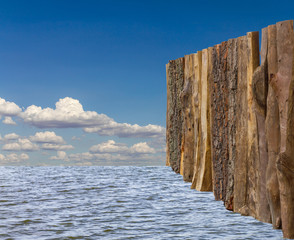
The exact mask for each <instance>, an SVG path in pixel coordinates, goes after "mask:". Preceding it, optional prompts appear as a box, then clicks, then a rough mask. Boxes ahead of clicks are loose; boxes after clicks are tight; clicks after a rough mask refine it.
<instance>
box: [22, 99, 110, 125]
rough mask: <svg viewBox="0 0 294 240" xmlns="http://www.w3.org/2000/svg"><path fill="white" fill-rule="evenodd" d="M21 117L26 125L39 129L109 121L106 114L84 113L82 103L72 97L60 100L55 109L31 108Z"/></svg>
mask: <svg viewBox="0 0 294 240" xmlns="http://www.w3.org/2000/svg"><path fill="white" fill-rule="evenodd" d="M20 116H21V117H22V118H23V120H24V121H25V122H26V123H29V124H31V125H33V126H36V127H39V128H75V127H86V126H95V125H97V124H103V123H105V122H107V121H108V117H107V116H106V115H104V114H98V113H96V112H93V111H84V109H83V106H82V105H81V104H80V102H79V101H78V100H76V99H73V98H70V97H66V98H63V99H59V101H58V102H57V103H56V104H55V109H52V108H44V109H43V108H41V107H38V106H35V105H32V106H29V107H28V108H27V109H26V110H25V111H24V112H23V113H21V115H20Z"/></svg>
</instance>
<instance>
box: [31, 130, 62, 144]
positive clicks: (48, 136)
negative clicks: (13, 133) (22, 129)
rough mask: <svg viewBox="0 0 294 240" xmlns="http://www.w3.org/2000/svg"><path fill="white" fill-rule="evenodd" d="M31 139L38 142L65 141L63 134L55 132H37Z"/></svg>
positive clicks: (60, 142) (57, 142) (56, 142)
mask: <svg viewBox="0 0 294 240" xmlns="http://www.w3.org/2000/svg"><path fill="white" fill-rule="evenodd" d="M30 140H31V141H33V142H37V143H55V144H63V143H65V141H64V140H63V138H62V137H61V136H57V135H56V134H55V132H49V131H45V132H37V133H36V134H35V135H34V136H30Z"/></svg>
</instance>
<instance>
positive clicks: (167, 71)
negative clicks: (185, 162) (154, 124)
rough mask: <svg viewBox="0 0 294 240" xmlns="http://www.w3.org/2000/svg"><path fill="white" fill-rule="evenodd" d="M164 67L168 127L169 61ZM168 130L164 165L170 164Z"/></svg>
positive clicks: (167, 122)
mask: <svg viewBox="0 0 294 240" xmlns="http://www.w3.org/2000/svg"><path fill="white" fill-rule="evenodd" d="M165 69H166V90H167V91H166V96H167V99H166V129H167V128H168V126H170V117H171V116H170V114H169V113H170V110H169V108H170V103H169V101H170V100H169V99H170V89H169V63H168V64H166V66H165ZM169 132H170V131H168V130H166V132H165V134H166V162H165V165H166V166H170V159H169V157H170V154H169V144H168V143H169V141H168V139H170V136H169Z"/></svg>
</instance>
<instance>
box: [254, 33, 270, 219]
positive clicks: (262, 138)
mask: <svg viewBox="0 0 294 240" xmlns="http://www.w3.org/2000/svg"><path fill="white" fill-rule="evenodd" d="M267 43H268V31H267V28H264V29H262V41H261V52H260V59H261V64H260V66H259V67H257V69H256V70H255V71H254V74H253V80H252V81H253V86H252V87H253V89H252V90H253V96H254V98H253V99H254V104H253V106H254V110H255V115H256V121H257V139H258V145H257V148H258V156H257V160H258V164H257V166H256V170H255V171H256V177H257V178H256V185H257V189H256V218H257V219H258V220H260V221H263V222H269V223H270V222H271V214H270V208H269V204H268V199H267V197H266V169H267V165H268V152H267V142H266V135H265V117H266V99H267V91H268V76H267V45H268V44H267Z"/></svg>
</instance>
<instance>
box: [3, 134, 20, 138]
mask: <svg viewBox="0 0 294 240" xmlns="http://www.w3.org/2000/svg"><path fill="white" fill-rule="evenodd" d="M18 138H19V135H17V134H16V133H9V134H6V135H5V136H4V139H5V140H16V139H18Z"/></svg>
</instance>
